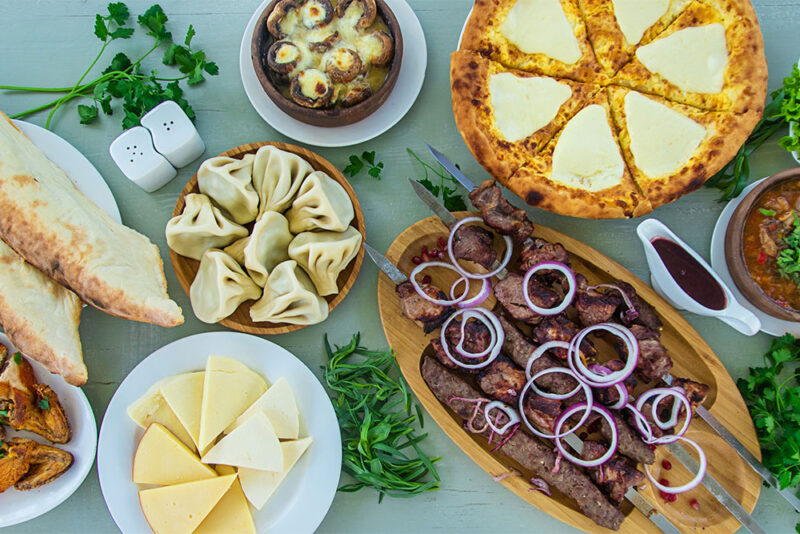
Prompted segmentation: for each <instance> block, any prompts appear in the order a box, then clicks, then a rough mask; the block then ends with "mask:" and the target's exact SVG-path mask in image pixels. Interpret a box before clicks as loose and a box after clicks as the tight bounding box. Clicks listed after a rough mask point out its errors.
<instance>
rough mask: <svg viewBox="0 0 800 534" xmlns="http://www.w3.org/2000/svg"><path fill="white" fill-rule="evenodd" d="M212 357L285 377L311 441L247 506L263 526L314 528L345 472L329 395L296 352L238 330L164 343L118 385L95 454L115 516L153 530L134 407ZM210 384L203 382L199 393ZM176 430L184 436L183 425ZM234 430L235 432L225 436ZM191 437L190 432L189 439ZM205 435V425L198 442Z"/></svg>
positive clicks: (131, 529)
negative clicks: (139, 468) (137, 466)
mask: <svg viewBox="0 0 800 534" xmlns="http://www.w3.org/2000/svg"><path fill="white" fill-rule="evenodd" d="M209 356H220V357H224V358H223V359H232V360H236V361H237V362H238V364H243V366H246V367H247V368H248V372H255V373H256V374H257V375H260V377H261V378H259V380H261V379H263V380H265V381H266V383H268V384H272V385H274V384H275V383H276V382H277V381H278V379H280V378H284V379H285V380H286V382H288V384H289V386H290V387H291V389H292V391H293V392H294V398H295V400H296V405H297V412H298V413H299V416H300V424H299V431H298V432H299V436H300V437H305V436H310V437H312V438H313V443H311V445H310V447H308V449H307V450H306V451H305V454H303V456H301V457H300V459H299V460H298V461H297V463H296V464H295V465H294V467H293V468H292V469H291V470H290V471H289V472H288V475H287V476H286V478H285V479H284V480H283V482H282V484H280V485H279V486H278V488H277V490H276V491H275V492H274V494H273V496H272V498H270V499H269V500H268V502H266V505H264V506H263V508H262V509H261V510H256V509H255V508H254V507H252V506H249V509H250V512H251V513H252V517H253V522H254V524H255V530H256V531H257V532H259V533H265V532H293V533H299V534H302V533H311V532H314V531H315V530H316V529H317V527H318V526H319V524H320V523H321V522H322V519H323V518H324V517H325V514H326V513H327V511H328V508H330V505H331V503H332V502H333V497H334V495H335V494H336V488H337V486H338V483H339V474H340V471H341V463H342V456H341V451H342V449H341V436H340V433H339V424H338V421H337V420H336V415H335V413H334V411H333V406H332V405H331V401H330V399H329V397H328V395H327V393H326V392H325V389H324V388H323V387H322V384H321V383H320V381H319V380H318V379H317V377H316V376H314V374H313V373H312V372H311V371H310V370H309V369H308V367H306V366H305V364H303V363H302V362H301V361H300V360H299V359H297V357H295V356H294V355H293V354H291V353H290V352H288V351H286V350H284V349H283V348H281V347H279V346H278V345H275V344H274V343H271V342H269V341H266V340H264V339H261V338H259V337H256V336H251V335H246V334H240V333H233V332H213V333H205V334H198V335H194V336H190V337H186V338H183V339H180V340H178V341H175V342H173V343H171V344H169V345H166V346H164V347H162V348H160V349H159V350H157V351H155V352H154V353H153V354H151V355H150V356H148V357H147V358H145V359H144V360H143V361H142V362H141V363H140V364H139V365H137V366H136V368H135V369H134V370H133V371H131V373H130V374H129V375H128V376H127V377H126V378H125V380H124V381H123V382H122V384H120V387H119V389H117V392H116V393H115V394H114V397H113V398H112V399H111V403H110V404H109V405H108V409H107V410H106V415H105V417H104V418H103V423H102V427H101V430H100V441H99V446H98V456H97V470H98V473H99V477H100V487H101V489H102V491H103V497H104V498H105V501H106V505H107V506H108V509H109V511H110V512H111V515H112V517H113V518H114V521H115V522H116V524H117V526H118V527H119V529H120V530H121V531H122V532H123V533H124V534H139V533H142V532H149V531H150V528H149V527H148V523H147V520H146V519H145V516H144V514H143V512H142V508H141V505H140V500H139V491H140V490H144V489H148V486H145V485H138V484H135V483H134V482H133V481H132V473H133V472H134V469H133V468H134V465H133V464H134V456H135V454H136V451H137V448H138V446H139V442H140V440H141V438H142V436H143V435H144V433H145V430H144V429H143V428H141V427H140V426H139V425H137V424H136V423H135V422H134V421H133V420H132V419H131V418H130V417H129V415H128V408H129V406H131V405H132V404H134V403H136V401H138V400H140V399H141V398H142V397H143V396H144V395H145V394H146V393H148V392H149V391H152V388H153V385H154V384H156V383H158V382H160V381H162V380H164V379H166V378H169V377H173V376H175V375H180V374H182V373H193V372H196V371H203V370H204V369H207V368H206V365H207V362H209V361H210V360H209ZM206 372H208V371H206ZM182 376H184V377H186V376H188V375H182ZM161 383H162V384H164V382H161ZM239 387H240V388H243V387H244V385H243V384H240V385H239ZM204 388H205V385H204V384H202V382H201V392H200V393H199V394H200V395H202V391H203V390H204ZM160 391H162V392H163V391H164V389H163V388H161V390H160ZM225 402H226V401H225V400H223V401H222V404H224V403H225ZM214 406H216V407H218V406H220V404H218V403H215V404H214ZM216 411H219V410H216ZM171 413H173V415H174V413H175V412H171ZM177 424H178V425H180V421H177ZM154 426H156V425H152V424H151V426H149V428H151V429H152V428H153V427H154ZM164 426H165V427H166V426H167V424H166V423H164ZM234 432H235V430H234ZM174 434H175V436H176V438H178V437H179V436H178V433H177V432H174ZM231 436H233V434H232V433H231V434H227V435H226V436H225V437H226V438H227V437H231ZM192 439H194V438H193V437H191V438H189V442H190V443H191V440H192ZM202 440H203V433H202V431H200V439H199V442H200V443H203V441H202ZM184 443H185V442H184ZM220 443H221V441H220ZM205 452H208V449H207V450H206V451H205ZM192 454H193V453H192ZM137 462H138V460H137ZM217 467H218V469H217V471H218V472H219V471H220V469H219V466H217ZM220 474H222V473H220ZM220 478H221V477H220ZM217 480H218V479H217ZM200 482H201V483H205V482H207V480H200ZM154 484H166V485H161V486H160V489H164V488H167V489H169V488H170V487H172V488H175V487H177V486H174V485H171V483H165V482H161V483H158V482H154ZM179 484H181V485H184V486H188V484H182V483H179ZM150 487H154V486H150ZM198 513H199V512H198ZM202 526H203V525H201V527H202ZM228 531H231V532H232V531H233V530H231V529H228ZM242 531H246V530H245V529H242Z"/></svg>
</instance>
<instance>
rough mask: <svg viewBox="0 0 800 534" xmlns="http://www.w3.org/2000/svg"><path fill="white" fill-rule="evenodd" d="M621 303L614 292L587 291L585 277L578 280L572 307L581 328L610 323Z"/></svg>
mask: <svg viewBox="0 0 800 534" xmlns="http://www.w3.org/2000/svg"><path fill="white" fill-rule="evenodd" d="M622 303H623V300H622V297H621V296H619V294H618V293H617V292H616V291H606V292H601V291H598V290H596V289H589V285H588V284H587V282H586V278H585V277H583V276H581V277H580V278H579V279H578V291H577V293H576V295H575V303H574V305H575V309H576V310H577V311H578V320H579V321H580V323H581V324H582V325H583V326H592V325H596V324H600V323H607V322H610V321H611V320H612V319H613V318H614V314H615V313H616V311H617V309H618V308H619V307H620V305H622Z"/></svg>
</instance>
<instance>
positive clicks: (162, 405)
mask: <svg viewBox="0 0 800 534" xmlns="http://www.w3.org/2000/svg"><path fill="white" fill-rule="evenodd" d="M174 378H175V377H172V376H170V377H167V378H164V379H163V380H160V381H158V382H156V383H155V384H154V385H153V386H152V387H151V388H150V389H148V390H147V392H146V393H145V394H144V395H142V396H141V397H140V398H139V399H138V400H136V402H134V403H133V404H131V405H130V406H128V417H130V418H131V419H132V420H133V422H134V423H136V424H137V425H139V426H140V427H142V428H147V427H149V426H150V425H151V424H153V423H158V424H160V425H163V426H164V427H165V428H166V429H167V430H169V431H170V432H172V433H173V434H174V435H175V436H176V437H177V438H178V439H179V440H181V441H182V442H183V443H184V444H185V445H186V446H187V447H189V448H190V449H192V450H194V442H193V441H192V437H191V436H190V435H189V432H188V431H187V430H186V428H185V427H184V426H183V424H182V423H181V422H180V420H179V419H178V417H177V416H176V415H175V412H173V411H172V409H171V408H170V407H169V404H167V401H166V400H164V397H163V395H161V386H163V385H164V384H167V383H168V382H170V381H171V380H173V379H174Z"/></svg>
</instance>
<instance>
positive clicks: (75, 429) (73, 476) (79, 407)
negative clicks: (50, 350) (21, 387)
mask: <svg viewBox="0 0 800 534" xmlns="http://www.w3.org/2000/svg"><path fill="white" fill-rule="evenodd" d="M0 343H2V344H3V345H5V346H6V347H8V351H9V353H11V354H14V353H15V352H17V349H16V348H15V347H14V346H13V345H12V344H11V343H10V342H9V341H8V338H7V337H6V336H5V335H3V334H0ZM28 361H30V362H31V365H32V366H33V369H34V371H35V372H36V379H37V380H39V381H40V383H45V384H49V385H50V387H51V388H53V391H55V392H56V394H57V395H58V400H59V402H60V403H61V405H62V406H63V407H64V410H65V411H66V413H67V418H68V419H69V424H70V425H71V426H72V439H71V440H70V442H69V443H67V444H65V445H55V446H56V447H58V448H60V449H62V450H65V451H69V452H70V453H72V455H73V456H74V457H75V460H74V463H73V464H72V466H71V467H70V468H69V469H68V470H67V472H66V473H64V474H63V475H61V476H60V477H59V478H57V479H56V480H54V481H53V482H51V483H50V484H47V485H46V486H42V487H41V488H37V489H35V490H31V491H25V492H22V491H17V490H15V489H14V488H10V489H8V490H6V491H5V492H4V493H3V494H2V495H0V527H9V526H11V525H17V524H19V523H22V522H24V521H28V520H30V519H33V518H35V517H39V516H40V515H42V514H45V513H47V512H49V511H50V510H52V509H53V508H55V507H56V506H58V505H59V504H61V503H62V502H64V501H65V500H67V498H69V496H70V495H72V494H73V493H75V490H77V489H78V488H79V487H80V485H81V484H82V483H83V481H84V480H85V479H86V475H88V474H89V471H90V470H91V468H92V464H93V463H94V456H95V452H96V450H97V423H96V422H95V419H94V413H93V412H92V407H91V406H90V405H89V400H88V399H87V398H86V395H85V394H84V393H83V390H82V389H81V388H76V387H75V386H70V385H69V384H67V383H66V382H64V380H63V379H62V378H61V377H59V376H56V375H52V374H50V373H49V372H48V371H47V369H45V368H44V367H42V366H41V365H39V364H38V363H36V362H35V361H33V360H31V359H28ZM10 365H14V364H13V363H11V364H10ZM6 432H7V437H9V438H13V437H21V438H29V439H33V440H35V441H38V442H39V443H44V444H46V445H52V444H51V443H50V442H49V441H47V440H46V439H44V438H42V437H40V436H37V435H36V434H32V433H30V432H17V431H15V430H11V429H10V428H8V427H6Z"/></svg>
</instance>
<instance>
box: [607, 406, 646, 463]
mask: <svg viewBox="0 0 800 534" xmlns="http://www.w3.org/2000/svg"><path fill="white" fill-rule="evenodd" d="M624 411H625V412H629V411H630V410H624ZM612 413H614V414H615V415H614V421H615V423H616V424H615V426H616V427H617V450H618V451H619V452H621V453H622V454H624V455H625V456H627V457H628V458H632V459H633V460H636V461H637V462H641V463H643V464H648V465H650V464H652V463H653V462H655V461H656V455H655V453H654V452H653V449H651V448H650V445H648V444H647V443H645V442H644V441H642V436H641V434H639V431H638V430H636V429H635V428H634V427H632V426H631V425H629V424H628V423H626V422H625V421H624V420H623V418H622V415H623V414H622V413H620V412H612ZM598 417H600V416H598ZM601 420H602V425H601V426H600V433H601V434H602V435H603V437H604V438H605V439H606V440H608V441H609V442H610V441H611V427H610V426H608V422H607V421H606V420H605V419H604V418H601Z"/></svg>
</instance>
